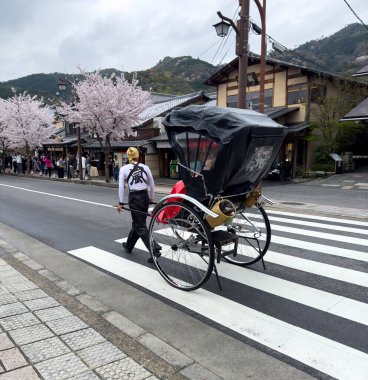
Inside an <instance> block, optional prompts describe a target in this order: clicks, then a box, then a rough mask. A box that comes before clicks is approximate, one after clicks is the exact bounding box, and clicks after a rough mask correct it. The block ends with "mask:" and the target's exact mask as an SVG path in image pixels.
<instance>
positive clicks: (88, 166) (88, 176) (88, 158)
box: [86, 153, 91, 179]
mask: <svg viewBox="0 0 368 380" xmlns="http://www.w3.org/2000/svg"><path fill="white" fill-rule="evenodd" d="M86 165H87V179H90V177H91V158H90V156H89V154H88V153H87V154H86Z"/></svg>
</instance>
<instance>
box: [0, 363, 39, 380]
mask: <svg viewBox="0 0 368 380" xmlns="http://www.w3.org/2000/svg"><path fill="white" fill-rule="evenodd" d="M39 379H40V378H39V376H38V375H37V373H36V371H35V370H34V369H33V368H32V367H31V366H29V367H25V368H20V369H16V370H14V371H10V372H7V373H4V374H2V375H0V380H39Z"/></svg>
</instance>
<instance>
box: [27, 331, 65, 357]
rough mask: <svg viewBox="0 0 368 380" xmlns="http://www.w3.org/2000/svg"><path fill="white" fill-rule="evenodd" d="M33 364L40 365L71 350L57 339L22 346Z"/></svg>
mask: <svg viewBox="0 0 368 380" xmlns="http://www.w3.org/2000/svg"><path fill="white" fill-rule="evenodd" d="M21 350H22V351H23V353H24V354H25V355H26V356H27V357H28V358H29V360H30V361H31V363H38V362H41V361H43V360H47V359H51V358H54V357H56V356H61V355H64V354H67V353H68V352H70V349H69V348H68V347H67V346H66V345H65V344H64V343H63V342H62V341H61V340H60V339H59V338H57V337H54V338H49V339H45V340H40V341H39V342H35V343H30V344H26V345H24V346H21Z"/></svg>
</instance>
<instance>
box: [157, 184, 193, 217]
mask: <svg viewBox="0 0 368 380" xmlns="http://www.w3.org/2000/svg"><path fill="white" fill-rule="evenodd" d="M185 193H186V191H185V185H184V182H183V181H178V182H176V184H175V185H174V186H173V188H172V189H171V191H170V194H185ZM166 202H167V203H170V202H183V200H182V199H181V198H170V199H168V200H167V201H166ZM179 212H180V207H178V206H171V207H166V208H165V210H163V211H161V212H160V214H159V215H158V216H157V219H156V220H157V221H158V222H159V223H163V224H167V220H168V219H171V218H174V217H175V216H176V215H177V214H178V213H179Z"/></svg>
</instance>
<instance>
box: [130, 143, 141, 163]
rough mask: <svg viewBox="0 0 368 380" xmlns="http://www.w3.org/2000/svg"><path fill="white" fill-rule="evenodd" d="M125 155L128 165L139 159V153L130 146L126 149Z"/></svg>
mask: <svg viewBox="0 0 368 380" xmlns="http://www.w3.org/2000/svg"><path fill="white" fill-rule="evenodd" d="M127 154H128V160H129V163H133V162H134V159H138V158H139V152H138V150H137V148H134V147H132V146H131V147H130V148H128V150H127Z"/></svg>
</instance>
